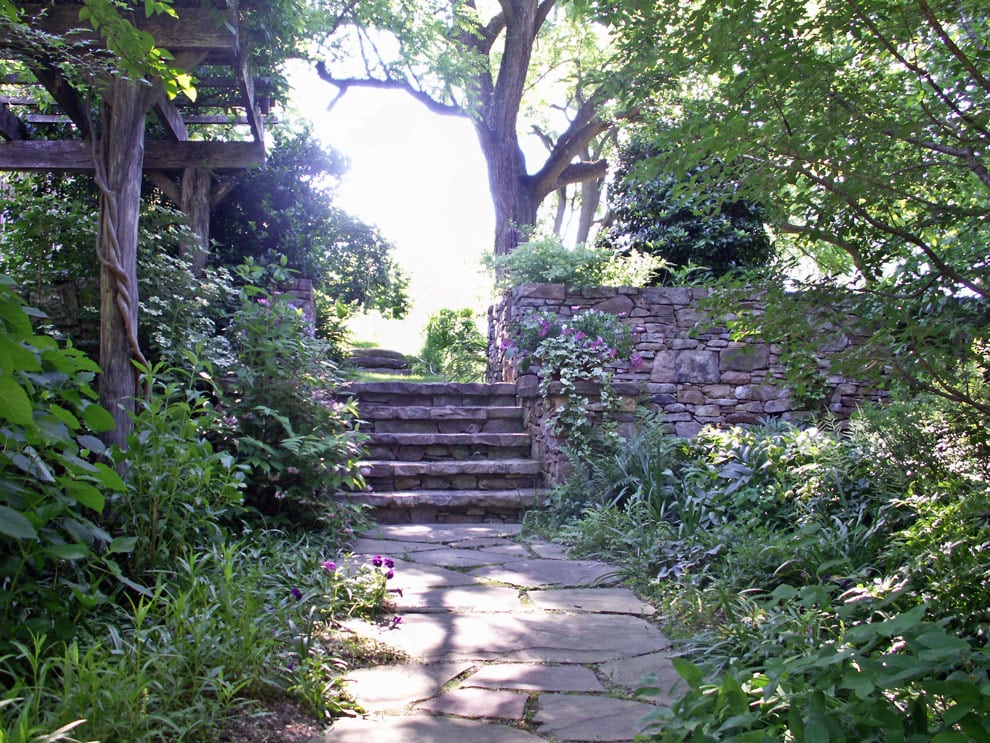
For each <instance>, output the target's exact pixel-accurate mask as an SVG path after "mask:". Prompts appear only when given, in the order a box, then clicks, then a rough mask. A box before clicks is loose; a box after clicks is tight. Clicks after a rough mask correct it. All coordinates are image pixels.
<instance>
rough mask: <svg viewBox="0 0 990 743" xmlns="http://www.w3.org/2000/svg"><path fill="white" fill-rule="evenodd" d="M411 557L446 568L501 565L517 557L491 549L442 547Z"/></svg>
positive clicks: (420, 561)
mask: <svg viewBox="0 0 990 743" xmlns="http://www.w3.org/2000/svg"><path fill="white" fill-rule="evenodd" d="M409 559H410V560H412V561H413V562H417V563H420V564H426V565H439V566H442V567H445V568H476V567H480V566H482V565H501V564H502V563H505V562H510V561H512V560H515V559H517V557H514V556H513V555H507V554H500V553H498V552H493V551H489V550H481V549H454V548H451V547H440V548H439V549H434V550H430V551H429V552H416V553H414V554H411V555H409Z"/></svg>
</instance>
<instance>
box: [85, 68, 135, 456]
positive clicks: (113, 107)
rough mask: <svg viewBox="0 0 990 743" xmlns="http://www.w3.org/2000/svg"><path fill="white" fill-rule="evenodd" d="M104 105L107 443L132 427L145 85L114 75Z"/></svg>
mask: <svg viewBox="0 0 990 743" xmlns="http://www.w3.org/2000/svg"><path fill="white" fill-rule="evenodd" d="M109 85H110V90H109V92H108V93H107V95H106V98H105V102H104V105H103V116H102V124H103V129H102V133H101V136H100V139H99V141H98V143H97V147H96V159H97V162H96V163H95V166H96V174H97V176H96V177H97V185H98V186H99V188H100V192H101V200H100V225H99V227H100V229H99V233H98V236H97V251H98V254H99V256H100V262H101V270H100V367H101V369H102V374H101V376H100V385H99V389H100V404H101V405H103V406H104V407H105V408H106V409H107V410H109V411H110V413H111V414H112V415H113V418H114V421H115V423H116V429H115V430H114V431H112V432H110V433H109V435H108V439H109V443H112V444H118V445H120V446H125V445H126V442H127V434H128V433H129V432H130V430H131V419H130V416H129V415H128V414H129V413H130V412H132V411H133V410H134V399H135V397H136V395H137V387H138V385H137V381H138V373H137V371H136V369H135V368H134V365H133V363H132V360H133V359H135V358H138V359H140V358H141V356H140V349H139V347H138V345H137V316H138V294H137V240H138V217H139V215H140V211H141V170H142V165H143V162H144V120H145V113H146V111H147V108H146V100H145V90H144V86H142V85H141V83H139V82H135V81H132V80H126V79H118V78H114V79H113V80H112V81H111V82H110V83H109Z"/></svg>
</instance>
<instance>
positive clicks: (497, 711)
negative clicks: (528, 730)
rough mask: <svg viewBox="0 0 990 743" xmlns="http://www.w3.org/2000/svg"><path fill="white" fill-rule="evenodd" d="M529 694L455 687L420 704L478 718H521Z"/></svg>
mask: <svg viewBox="0 0 990 743" xmlns="http://www.w3.org/2000/svg"><path fill="white" fill-rule="evenodd" d="M526 698H527V697H526V695H525V694H522V693H519V692H514V691H496V690H492V689H454V690H453V691H449V692H447V693H446V694H444V695H442V696H439V697H437V698H436V699H429V700H427V701H425V702H421V703H420V704H418V705H416V707H417V709H421V710H425V711H427V712H435V713H438V714H444V715H457V716H459V717H470V718H471V719H474V720H478V719H484V720H498V719H501V720H521V719H522V717H523V714H524V712H525V710H526Z"/></svg>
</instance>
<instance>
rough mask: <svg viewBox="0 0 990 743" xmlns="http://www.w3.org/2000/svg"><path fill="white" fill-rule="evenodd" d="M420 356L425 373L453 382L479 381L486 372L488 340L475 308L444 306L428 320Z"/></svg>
mask: <svg viewBox="0 0 990 743" xmlns="http://www.w3.org/2000/svg"><path fill="white" fill-rule="evenodd" d="M425 333H426V340H425V342H424V344H423V350H422V351H421V352H420V356H419V360H420V363H421V364H422V367H423V369H422V371H423V373H425V374H435V375H440V376H442V377H444V378H446V379H448V380H450V381H452V382H479V381H481V379H482V377H483V376H484V374H485V368H486V364H487V352H488V341H487V340H486V339H485V337H484V336H483V335H482V334H481V331H480V330H478V320H477V317H476V316H475V313H474V310H472V309H470V308H464V309H460V310H451V309H442V310H440V311H439V312H437V313H436V314H435V315H432V316H431V317H430V319H429V320H428V321H427V323H426V331H425Z"/></svg>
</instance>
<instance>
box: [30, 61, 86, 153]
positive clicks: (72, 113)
mask: <svg viewBox="0 0 990 743" xmlns="http://www.w3.org/2000/svg"><path fill="white" fill-rule="evenodd" d="M31 74H33V75H34V76H35V77H36V78H37V79H38V82H40V83H41V84H42V85H44V86H45V89H46V90H47V91H48V92H49V93H50V94H51V96H52V98H54V99H55V102H56V103H58V105H59V107H60V108H61V109H62V111H63V112H64V113H65V115H66V116H68V117H69V118H70V119H72V123H73V124H75V125H76V128H77V129H79V131H80V132H81V133H82V135H83V137H90V136H91V135H92V132H91V131H90V123H89V122H90V117H89V110H88V109H87V108H86V104H85V103H84V102H83V99H82V97H81V96H80V95H79V91H77V90H76V89H75V88H73V87H72V86H71V85H69V83H68V81H67V80H66V79H65V78H64V77H63V76H62V74H61V73H60V72H59V71H58V69H57V68H56V67H55V66H54V65H51V64H48V63H39V64H33V65H31Z"/></svg>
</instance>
